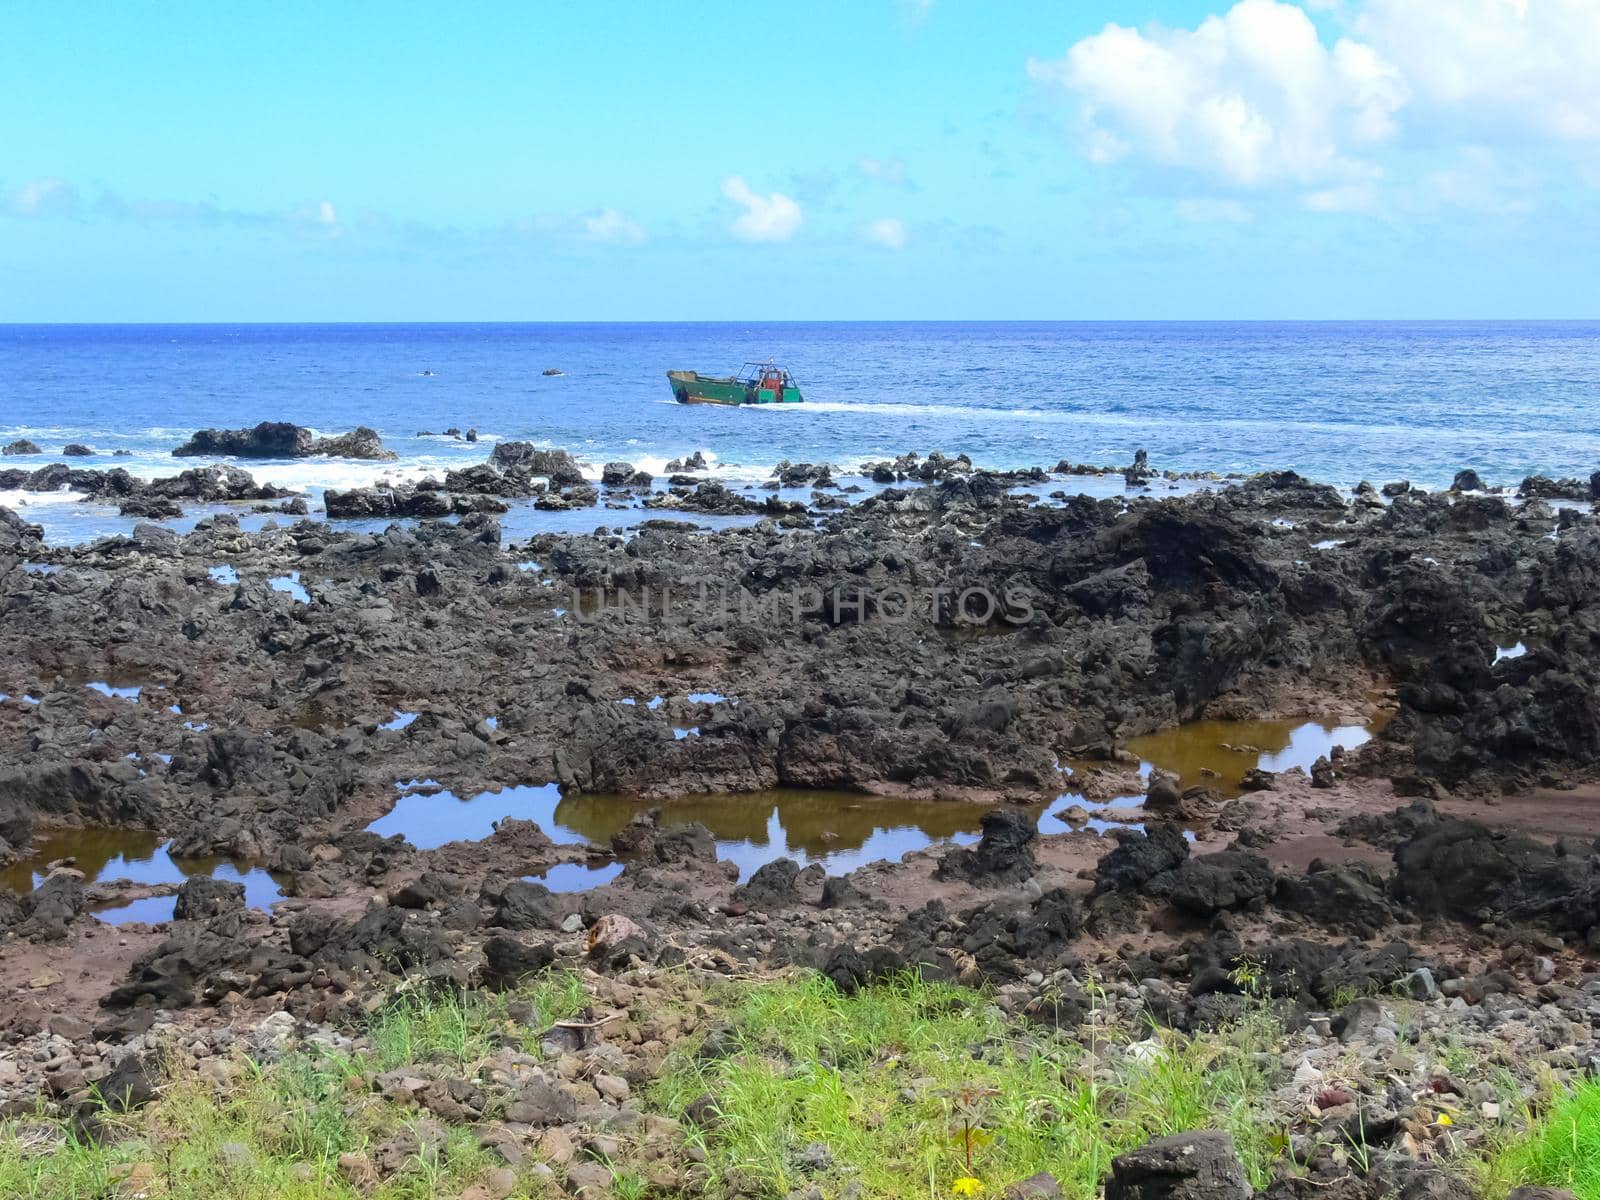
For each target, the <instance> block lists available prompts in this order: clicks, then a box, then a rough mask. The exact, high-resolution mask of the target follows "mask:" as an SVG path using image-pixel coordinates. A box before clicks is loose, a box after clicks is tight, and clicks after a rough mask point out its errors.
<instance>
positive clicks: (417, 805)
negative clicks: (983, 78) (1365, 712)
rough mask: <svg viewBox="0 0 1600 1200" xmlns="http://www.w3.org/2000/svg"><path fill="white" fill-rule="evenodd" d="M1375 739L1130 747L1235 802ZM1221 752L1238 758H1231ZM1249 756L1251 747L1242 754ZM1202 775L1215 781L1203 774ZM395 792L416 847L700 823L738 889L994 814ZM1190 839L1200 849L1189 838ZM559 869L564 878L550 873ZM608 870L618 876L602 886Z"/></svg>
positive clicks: (1044, 828) (1099, 817) (1079, 829)
mask: <svg viewBox="0 0 1600 1200" xmlns="http://www.w3.org/2000/svg"><path fill="white" fill-rule="evenodd" d="M706 694H707V693H700V695H706ZM720 699H725V698H722V697H719V700H720ZM700 702H701V703H712V702H713V701H707V700H702V701H700ZM617 703H619V704H622V703H637V701H633V700H631V699H628V700H619V701H617ZM695 733H696V730H695V729H693V728H690V729H677V728H675V729H674V730H673V735H674V736H675V737H679V738H683V737H692V736H694V735H695ZM1371 737H1372V729H1371V728H1368V727H1364V726H1360V725H1340V724H1337V723H1335V722H1316V721H1201V722H1196V723H1194V724H1192V725H1187V726H1184V727H1182V728H1180V729H1177V730H1171V731H1168V732H1166V733H1159V734H1153V735H1150V736H1149V737H1145V738H1137V739H1134V740H1133V741H1131V742H1130V743H1129V749H1131V750H1133V751H1134V752H1135V753H1137V754H1139V755H1140V757H1141V758H1143V759H1144V760H1145V762H1144V764H1143V766H1142V768H1141V770H1140V774H1141V775H1142V776H1144V777H1146V778H1148V776H1149V774H1150V771H1151V770H1152V769H1153V767H1160V768H1161V769H1163V770H1168V771H1175V772H1177V773H1178V774H1179V776H1180V777H1181V778H1182V779H1183V781H1184V784H1185V786H1187V785H1189V784H1193V783H1205V784H1207V785H1209V786H1211V787H1215V788H1216V789H1217V790H1218V791H1220V792H1224V793H1229V794H1236V793H1237V792H1238V785H1239V777H1240V776H1241V775H1242V774H1243V773H1244V771H1245V770H1246V769H1248V768H1250V767H1253V766H1256V765H1258V763H1259V765H1260V766H1261V767H1262V768H1264V769H1265V770H1269V771H1285V770H1288V769H1289V768H1290V767H1294V766H1299V767H1302V768H1304V769H1306V770H1309V769H1310V767H1311V764H1312V763H1313V762H1315V761H1316V760H1317V758H1318V757H1319V756H1321V755H1323V754H1327V753H1328V752H1329V751H1330V750H1331V749H1332V748H1333V747H1334V746H1336V745H1339V746H1344V747H1346V748H1347V749H1353V748H1355V747H1356V746H1359V745H1361V744H1362V743H1364V742H1366V741H1367V740H1369V739H1370V738H1371ZM1224 745H1229V746H1234V747H1240V748H1239V749H1233V750H1229V749H1224V748H1223V747H1224ZM1247 746H1248V747H1251V748H1250V749H1244V747H1247ZM1203 768H1204V769H1209V770H1212V771H1215V772H1217V775H1216V776H1215V777H1213V776H1210V775H1207V774H1205V773H1204V771H1203V770H1202V769H1203ZM396 789H397V791H398V792H399V800H398V802H397V803H396V805H395V807H394V810H393V811H392V812H390V813H389V814H388V815H387V816H384V817H382V818H380V819H379V820H377V821H374V822H373V823H372V824H371V825H369V826H368V828H369V829H370V830H371V831H372V832H374V833H378V834H382V835H384V836H390V835H393V834H396V833H401V834H404V835H405V836H406V838H407V840H408V841H410V842H411V843H412V844H413V845H414V846H417V847H418V848H419V849H423V850H432V849H436V848H438V847H439V846H442V845H444V844H445V843H447V842H453V841H478V840H481V839H483V838H486V837H488V836H489V835H490V834H492V833H493V832H494V824H495V822H496V821H498V820H500V819H501V818H503V817H518V818H522V819H525V820H530V821H535V822H537V823H538V825H539V827H540V828H541V829H543V830H544V831H545V833H547V834H548V835H549V836H550V838H551V840H552V841H554V842H556V843H557V844H558V845H568V846H571V845H589V846H599V847H605V846H609V845H610V842H611V837H612V835H613V834H615V833H617V832H618V831H619V830H621V829H622V828H623V827H625V826H626V825H627V824H628V823H629V822H630V821H631V820H633V818H634V817H635V816H636V815H637V814H639V813H642V812H646V811H648V810H650V809H651V808H657V807H659V808H660V809H661V810H662V821H663V823H665V824H672V825H678V824H685V823H688V822H691V821H698V822H700V823H701V824H702V825H704V826H706V828H708V829H709V830H711V833H712V836H713V837H714V838H715V840H716V843H717V857H718V858H720V859H722V860H723V861H725V862H732V863H735V864H737V866H738V868H739V878H740V880H741V881H743V880H747V879H749V878H750V876H751V875H752V874H754V873H755V871H756V870H757V868H759V867H761V866H763V865H765V864H766V863H769V862H772V861H773V860H775V859H778V858H789V859H793V860H794V861H795V862H797V863H799V864H800V865H801V866H802V867H805V866H808V865H810V864H811V863H820V864H821V865H822V867H823V869H824V870H826V871H827V872H828V874H830V875H842V874H845V873H847V872H849V871H853V870H855V869H857V868H858V867H863V866H866V865H868V864H869V863H874V862H884V861H890V862H893V861H898V860H899V859H900V858H901V857H902V856H903V855H905V854H908V853H910V852H912V851H917V850H926V849H928V848H929V847H931V846H935V845H941V844H955V845H970V844H972V843H974V842H976V841H977V840H978V837H979V834H980V832H981V827H982V820H983V814H984V813H985V812H986V811H988V809H987V807H986V806H984V805H978V804H961V803H955V802H939V801H907V800H891V799H886V798H880V797H871V796H862V795H860V794H857V793H855V792H804V791H772V792H754V793H747V794H742V795H726V796H694V797H686V798H684V799H681V800H674V801H670V802H668V803H666V804H659V803H654V802H648V801H643V800H640V799H638V798H637V797H631V796H595V795H584V796H573V797H570V798H564V797H562V796H561V794H560V792H559V790H558V789H557V787H556V785H555V784H544V785H533V786H526V787H508V788H504V789H502V790H500V791H493V792H479V793H477V794H476V795H473V796H469V797H467V798H466V799H463V798H461V797H460V796H458V795H456V793H454V792H452V791H450V790H448V789H446V788H442V787H441V786H440V785H439V784H438V783H436V782H434V781H433V780H414V779H413V780H409V781H405V782H401V783H398V784H396ZM1143 801H1144V797H1143V795H1142V794H1135V795H1128V796H1119V797H1116V798H1115V799H1111V800H1087V799H1085V798H1084V797H1083V796H1081V795H1078V794H1077V793H1071V792H1069V793H1064V794H1062V795H1060V796H1058V797H1056V799H1054V800H1053V801H1051V802H1050V803H1049V804H1048V805H1044V806H1042V807H1040V808H1038V809H1035V810H1034V811H1035V812H1037V813H1038V814H1039V817H1038V819H1039V830H1040V832H1041V833H1044V834H1061V833H1083V832H1094V833H1099V834H1109V833H1113V832H1115V831H1117V830H1121V829H1134V830H1139V829H1143V828H1144V826H1143V824H1142V823H1141V822H1138V821H1123V820H1118V819H1117V817H1118V815H1119V814H1120V813H1121V812H1122V811H1124V810H1127V809H1132V808H1137V807H1138V806H1139V805H1141V804H1142V803H1143ZM1075 807H1076V808H1080V809H1082V810H1083V812H1084V814H1085V815H1084V816H1083V817H1082V819H1081V820H1077V821H1068V820H1067V819H1066V816H1065V814H1066V813H1067V812H1068V811H1069V810H1071V809H1073V808H1075ZM1184 836H1185V837H1186V838H1188V839H1189V840H1190V841H1194V840H1196V839H1195V834H1194V833H1193V832H1186V833H1185V834H1184ZM616 868H617V864H608V865H607V866H604V867H593V868H591V867H585V866H582V865H581V864H565V865H563V866H562V867H558V868H552V871H551V872H547V873H546V876H550V877H552V878H555V879H557V880H559V881H560V882H561V886H560V887H557V886H556V884H555V883H552V882H550V881H549V879H547V878H546V877H531V878H535V879H536V881H537V882H540V883H544V884H545V886H547V887H550V888H551V890H552V891H558V890H571V891H581V890H586V889H588V888H593V887H599V886H601V885H602V884H604V883H607V882H609V881H610V879H611V878H614V877H615V874H617V873H619V872H618V870H617V869H616ZM557 871H559V872H560V874H559V875H554V874H553V873H554V872H557ZM606 871H611V872H612V874H611V875H606V876H604V877H602V875H603V873H604V872H606Z"/></svg>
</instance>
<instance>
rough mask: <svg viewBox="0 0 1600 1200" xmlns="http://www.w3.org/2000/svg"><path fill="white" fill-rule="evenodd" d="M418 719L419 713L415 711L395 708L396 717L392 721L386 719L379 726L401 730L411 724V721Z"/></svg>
mask: <svg viewBox="0 0 1600 1200" xmlns="http://www.w3.org/2000/svg"><path fill="white" fill-rule="evenodd" d="M416 719H417V714H416V713H414V712H401V711H400V710H399V709H398V708H397V709H395V710H394V719H393V720H392V721H385V722H384V723H383V724H381V725H379V726H378V728H379V729H393V730H396V731H399V730H401V729H404V728H406V727H407V726H408V725H410V724H411V722H413V721H415V720H416Z"/></svg>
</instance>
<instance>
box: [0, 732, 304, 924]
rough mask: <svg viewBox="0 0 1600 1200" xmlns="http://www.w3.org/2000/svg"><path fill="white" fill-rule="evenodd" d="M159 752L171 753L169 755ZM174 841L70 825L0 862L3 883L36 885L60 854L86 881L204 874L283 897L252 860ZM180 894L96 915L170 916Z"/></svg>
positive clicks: (149, 880) (117, 918) (269, 899)
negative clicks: (174, 849)
mask: <svg viewBox="0 0 1600 1200" xmlns="http://www.w3.org/2000/svg"><path fill="white" fill-rule="evenodd" d="M156 757H158V758H163V759H170V756H168V755H157V756H156ZM170 844H171V843H170V842H168V841H167V840H166V839H165V838H162V837H158V836H157V835H156V834H153V833H149V832H147V831H145V830H139V829H102V828H90V829H66V830H61V831H60V832H57V833H53V834H50V835H48V836H47V837H46V838H45V839H44V840H43V841H42V842H40V843H39V850H38V853H36V854H35V855H33V856H32V857H31V858H27V859H24V860H22V861H20V862H16V863H12V864H11V865H10V866H7V867H0V886H3V887H7V888H10V889H11V890H12V891H14V892H17V893H22V892H28V891H32V890H33V889H34V888H35V887H37V886H38V885H39V884H40V883H42V882H43V880H44V871H45V868H46V867H47V866H48V865H49V864H50V863H52V862H56V861H57V860H59V859H64V858H71V859H74V860H75V861H74V863H73V864H72V865H73V866H74V867H75V868H76V869H77V870H79V871H81V872H83V877H84V882H85V883H98V882H102V881H104V882H111V881H113V880H118V879H126V880H128V881H129V882H130V883H136V884H146V885H155V884H178V883H182V882H183V881H184V880H185V879H190V878H193V877H195V876H199V875H210V876H213V877H214V878H217V879H227V880H230V881H232V882H234V883H242V884H244V886H245V893H244V894H245V903H246V904H247V905H249V906H250V907H252V908H262V909H265V908H269V907H271V906H272V905H273V904H274V903H276V902H277V901H278V900H280V899H282V897H283V892H282V889H281V888H280V887H279V885H278V882H277V881H276V880H275V879H273V877H272V876H271V875H269V874H268V873H267V872H266V871H264V870H262V869H261V868H259V867H252V866H250V865H249V864H239V863H232V862H229V861H227V860H226V859H217V858H195V859H178V858H174V857H173V856H172V854H171V853H170V851H169V850H168V846H169V845H170ZM176 901H177V897H175V896H146V897H141V898H140V899H137V900H131V901H129V902H128V903H126V904H119V905H111V906H109V907H106V908H102V909H97V910H96V911H95V914H94V915H95V916H96V917H97V918H98V919H99V920H101V921H104V922H106V923H107V924H109V925H124V924H127V923H128V922H130V921H145V922H150V923H155V922H157V921H170V920H171V919H172V910H173V905H174V904H175V903H176Z"/></svg>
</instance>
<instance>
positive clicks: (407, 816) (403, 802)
mask: <svg viewBox="0 0 1600 1200" xmlns="http://www.w3.org/2000/svg"><path fill="white" fill-rule="evenodd" d="M396 787H397V789H398V790H399V792H400V799H399V800H398V801H396V803H395V806H394V808H393V809H392V810H391V811H390V812H389V813H387V814H386V815H384V816H382V817H379V818H378V819H377V820H376V821H374V822H373V823H372V824H371V825H368V826H367V828H368V829H369V830H371V831H372V832H373V833H376V834H381V835H382V836H384V837H391V836H393V835H394V834H397V833H403V834H405V836H406V840H407V841H408V842H410V843H411V844H412V845H413V846H415V847H417V849H419V850H437V849H438V848H439V847H440V846H443V845H444V844H445V843H447V842H480V841H482V840H483V839H484V838H486V837H488V836H489V835H490V834H492V833H493V832H494V826H495V822H496V821H499V820H501V819H502V818H505V817H516V818H518V819H519V820H524V821H535V822H537V823H538V825H539V828H540V829H543V830H544V831H545V833H546V834H548V835H549V837H550V840H551V841H553V842H555V843H556V844H557V845H558V846H580V845H583V844H584V843H585V842H586V841H587V840H588V839H587V838H586V837H585V835H584V834H582V833H579V832H578V831H577V830H573V829H568V828H566V827H565V826H563V825H562V824H561V823H560V821H559V820H558V819H557V817H556V810H557V808H559V807H560V805H561V793H560V791H559V790H558V789H557V788H556V785H555V784H553V783H546V784H530V785H525V786H521V787H508V788H502V789H501V790H500V791H497V792H479V793H477V794H476V795H474V796H469V797H467V798H466V799H462V798H461V797H460V796H457V795H456V794H455V793H454V792H452V791H450V790H449V789H447V788H446V789H440V788H439V786H438V784H436V783H434V782H433V781H432V780H424V781H421V782H418V781H417V780H411V781H410V782H409V783H404V784H397V785H396ZM630 815H631V814H630ZM618 828H621V826H620V825H619V826H618ZM606 837H610V834H607V835H606Z"/></svg>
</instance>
